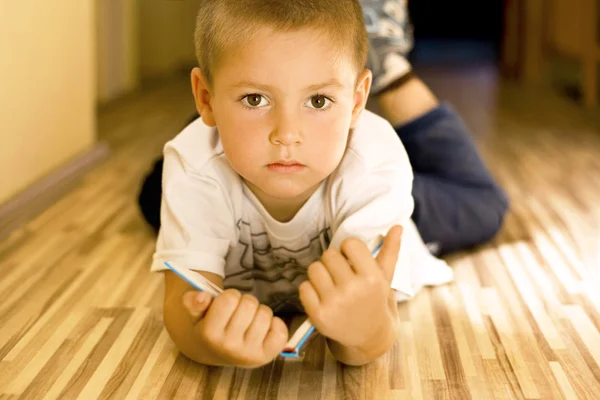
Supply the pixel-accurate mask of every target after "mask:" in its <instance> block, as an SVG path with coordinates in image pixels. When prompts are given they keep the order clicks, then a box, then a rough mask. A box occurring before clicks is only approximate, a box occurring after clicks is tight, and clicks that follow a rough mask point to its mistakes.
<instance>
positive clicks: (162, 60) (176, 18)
mask: <svg viewBox="0 0 600 400" xmlns="http://www.w3.org/2000/svg"><path fill="white" fill-rule="evenodd" d="M198 3H199V1H198V0H179V1H167V0H142V1H140V22H139V23H140V46H141V48H140V51H141V53H140V57H141V75H142V77H143V78H146V79H152V78H160V77H163V76H166V75H169V74H172V73H173V72H176V71H178V70H180V69H182V68H188V67H189V66H191V65H194V64H195V59H196V56H195V54H194V39H193V38H194V25H195V20H196V12H197V10H198Z"/></svg>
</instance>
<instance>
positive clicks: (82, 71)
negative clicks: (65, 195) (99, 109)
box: [0, 0, 96, 204]
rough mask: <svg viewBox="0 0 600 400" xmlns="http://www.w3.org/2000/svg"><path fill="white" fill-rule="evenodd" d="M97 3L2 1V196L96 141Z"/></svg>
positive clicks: (1, 198) (1, 199)
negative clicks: (95, 11) (95, 13)
mask: <svg viewBox="0 0 600 400" xmlns="http://www.w3.org/2000/svg"><path fill="white" fill-rule="evenodd" d="M94 30H95V18H94V4H93V2H92V1H91V0H78V1H73V0H52V1H46V0H19V1H0V54H1V55H0V129H1V130H0V204H1V203H3V202H4V201H6V200H8V199H9V198H10V197H12V196H13V195H15V194H17V193H18V192H20V191H21V190H23V189H25V188H26V187H27V186H28V185H30V184H31V183H33V182H34V181H36V180H37V179H39V178H41V177H43V176H44V175H46V174H48V173H49V172H51V171H52V170H54V169H55V168H57V167H58V166H60V165H61V164H63V163H65V162H66V161H68V160H69V159H71V158H73V157H74V156H77V155H79V154H81V153H82V152H84V151H85V150H87V149H89V148H90V147H91V146H92V144H93V143H94V141H95V116H94V115H95V101H94V100H95V97H96V94H95V69H96V67H95V55H94V53H95V48H94V47H95V46H94Z"/></svg>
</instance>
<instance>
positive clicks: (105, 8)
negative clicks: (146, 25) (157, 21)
mask: <svg viewBox="0 0 600 400" xmlns="http://www.w3.org/2000/svg"><path fill="white" fill-rule="evenodd" d="M142 1H145V0H142ZM138 7H139V4H138V0H96V17H97V22H96V26H97V29H96V48H97V58H96V62H97V71H98V79H97V88H96V92H97V96H98V102H99V103H100V104H103V103H107V102H110V101H111V100H114V99H117V98H119V97H120V96H122V95H125V94H127V93H130V92H132V91H134V90H136V89H137V88H138V85H139V79H140V67H139V55H140V48H139V9H138Z"/></svg>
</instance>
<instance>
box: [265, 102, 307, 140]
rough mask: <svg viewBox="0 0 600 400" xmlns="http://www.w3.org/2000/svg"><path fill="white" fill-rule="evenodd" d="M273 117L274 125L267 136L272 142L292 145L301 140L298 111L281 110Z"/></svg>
mask: <svg viewBox="0 0 600 400" xmlns="http://www.w3.org/2000/svg"><path fill="white" fill-rule="evenodd" d="M275 118H276V121H275V126H274V128H273V132H271V135H270V138H269V139H270V141H271V143H272V144H278V145H283V146H293V145H297V144H300V143H301V142H302V136H301V134H300V117H299V115H298V113H296V112H294V111H285V110H281V111H279V112H278V113H277V115H276V117H275Z"/></svg>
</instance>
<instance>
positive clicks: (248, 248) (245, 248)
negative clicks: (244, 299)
mask: <svg viewBox="0 0 600 400" xmlns="http://www.w3.org/2000/svg"><path fill="white" fill-rule="evenodd" d="M237 226H238V229H239V232H240V236H239V240H238V243H237V245H236V246H235V248H234V249H232V250H231V252H230V253H229V255H228V256H227V264H228V268H231V269H229V270H228V271H227V273H226V278H225V281H224V282H223V283H224V285H225V287H226V288H234V289H238V290H239V291H241V292H247V293H252V294H254V295H255V296H256V297H257V298H258V300H259V301H260V302H261V303H262V304H266V305H268V306H269V307H271V308H272V309H273V311H274V312H303V311H304V309H303V307H302V305H301V304H300V301H299V298H298V285H300V283H302V282H303V281H305V280H306V271H307V268H308V266H309V265H310V264H311V263H313V262H314V261H317V260H319V259H320V258H321V255H322V254H323V252H324V251H325V250H326V249H327V248H328V247H329V243H330V242H331V230H330V229H329V228H325V229H322V230H320V231H315V233H314V235H310V236H308V237H309V239H307V240H306V241H305V242H302V243H298V242H294V248H291V246H289V244H287V245H278V244H273V243H271V240H270V238H269V235H268V233H267V232H264V231H262V232H261V231H260V230H257V231H258V232H257V233H252V227H251V226H250V224H249V223H248V222H246V221H242V220H239V221H238V223H237ZM230 266H231V267H230Z"/></svg>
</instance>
